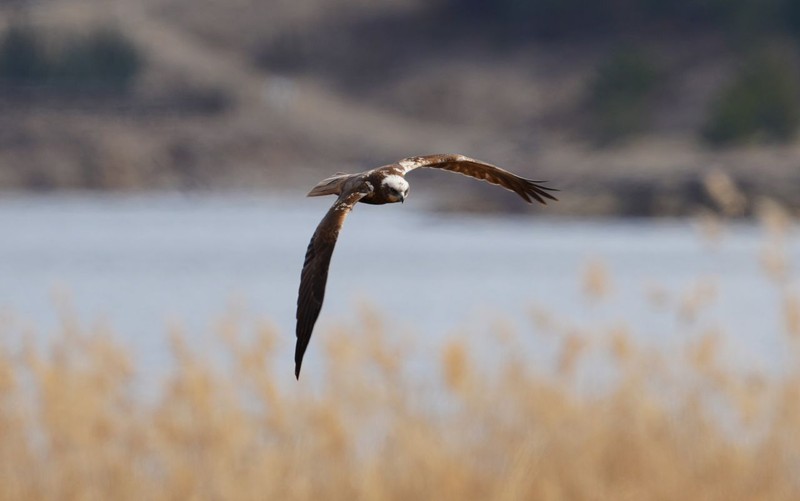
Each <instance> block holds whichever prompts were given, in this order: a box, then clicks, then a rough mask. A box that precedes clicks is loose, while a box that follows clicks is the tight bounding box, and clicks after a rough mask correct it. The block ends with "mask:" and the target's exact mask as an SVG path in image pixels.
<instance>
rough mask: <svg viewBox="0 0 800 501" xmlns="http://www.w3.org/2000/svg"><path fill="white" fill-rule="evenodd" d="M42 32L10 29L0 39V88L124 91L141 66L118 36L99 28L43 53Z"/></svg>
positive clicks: (129, 45) (126, 41) (127, 43)
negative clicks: (2, 86) (0, 86)
mask: <svg viewBox="0 0 800 501" xmlns="http://www.w3.org/2000/svg"><path fill="white" fill-rule="evenodd" d="M42 37H43V35H42V33H41V32H39V31H37V30H36V29H34V28H32V27H29V26H12V27H11V28H9V29H8V30H7V31H6V33H5V34H4V35H3V36H2V38H0V85H5V86H12V87H20V86H34V87H40V88H44V89H48V90H51V91H56V92H59V91H95V90H111V91H125V90H127V89H129V88H130V86H131V85H132V84H133V83H134V81H135V79H136V77H137V76H138V75H139V73H140V72H141V69H142V67H143V60H142V56H141V54H140V52H139V49H138V48H137V47H136V46H135V45H134V44H133V42H131V41H130V40H129V39H128V38H127V37H125V36H124V35H123V34H122V33H120V32H119V31H116V30H112V29H107V28H100V29H98V30H97V31H95V32H94V33H91V34H89V35H88V36H86V37H81V38H75V39H72V40H67V41H63V42H62V44H61V49H60V50H55V51H51V52H46V51H45V50H44V48H43V47H44V43H43V42H42Z"/></svg>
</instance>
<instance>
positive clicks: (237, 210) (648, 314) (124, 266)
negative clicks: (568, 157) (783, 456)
mask: <svg viewBox="0 0 800 501" xmlns="http://www.w3.org/2000/svg"><path fill="white" fill-rule="evenodd" d="M331 202H332V199H330V198H325V199H307V198H303V197H302V196H300V195H297V196H289V195H282V196H277V197H276V196H272V197H268V196H263V197H257V196H250V195H226V196H218V195H188V196H187V195H169V194H166V195H146V196H124V197H120V196H110V195H70V196H64V195H58V196H47V197H44V196H11V197H6V198H3V199H2V200H0V234H2V240H0V314H2V318H3V320H4V322H3V324H4V326H5V327H4V329H3V331H4V335H5V336H15V335H17V336H18V335H20V334H25V333H26V332H35V333H36V334H35V335H36V336H37V337H38V338H46V337H47V336H48V333H52V332H53V331H54V330H55V329H57V328H58V326H59V314H58V311H59V309H60V308H62V306H59V305H63V304H64V303H65V302H66V303H67V304H68V305H69V306H68V307H67V309H68V310H69V311H71V312H73V313H74V314H75V318H77V319H78V321H79V322H80V323H81V324H82V325H84V326H86V327H92V326H97V325H105V326H108V327H110V328H111V329H112V330H113V331H114V332H115V333H116V334H115V335H116V336H117V337H118V338H119V339H121V340H122V341H123V342H124V343H125V344H126V345H128V346H130V347H131V348H132V349H133V350H134V353H135V354H136V357H137V358H138V359H139V362H140V363H141V364H142V365H140V366H141V367H145V368H149V369H154V370H157V369H159V368H160V367H163V365H164V364H166V363H168V360H169V355H168V349H167V342H166V339H167V337H166V336H165V332H167V330H168V327H169V326H180V327H181V328H183V329H184V330H185V332H186V333H187V336H188V337H189V338H190V339H192V340H193V341H196V343H197V346H199V347H200V348H199V349H201V350H202V349H203V346H205V343H207V341H208V339H209V338H210V337H212V336H211V334H212V333H213V332H214V326H215V325H216V324H218V322H219V320H220V319H221V318H224V317H225V316H226V315H230V314H231V311H235V312H236V316H238V317H239V318H240V319H242V321H243V325H245V326H248V325H250V326H252V325H253V324H254V323H256V322H259V321H262V320H266V321H269V322H272V323H273V324H274V325H275V326H276V328H277V329H278V332H279V333H280V338H281V340H282V341H281V343H280V346H279V349H280V350H281V351H282V352H284V351H285V356H282V357H281V358H282V360H284V361H285V363H286V365H287V367H286V370H287V374H288V373H290V370H291V369H290V365H291V358H292V355H291V354H292V351H293V348H294V331H293V329H294V314H295V301H296V295H297V287H298V281H299V276H300V267H301V266H302V263H303V257H304V253H305V249H306V246H307V244H308V240H309V238H310V236H311V234H312V233H313V231H314V228H315V227H316V225H317V223H318V222H319V220H320V218H321V217H322V216H323V214H324V212H325V211H326V210H327V208H328V206H329V205H330V203H331ZM415 202H417V200H414V199H413V198H412V199H411V200H409V203H407V204H405V205H394V206H384V207H374V206H358V207H357V208H356V210H355V211H354V212H353V213H352V214H351V216H350V217H349V218H348V220H347V222H346V224H345V228H344V230H343V232H342V234H341V238H340V241H339V245H338V246H337V249H336V252H335V253H334V257H333V264H332V268H331V273H330V276H329V282H328V291H327V295H326V302H325V306H324V308H323V311H322V315H321V317H320V320H319V323H318V325H317V330H316V335H315V339H314V340H313V341H312V344H311V349H310V351H309V355H308V357H309V358H308V360H309V362H307V364H306V365H305V366H304V367H305V368H307V370H308V371H314V365H315V363H316V362H318V361H319V357H321V356H322V353H323V350H322V349H321V343H323V342H324V341H321V340H320V339H319V338H321V337H324V335H325V334H324V333H325V331H326V329H328V328H330V327H332V326H337V325H345V326H347V325H354V322H357V321H358V315H357V314H356V313H355V312H356V311H357V307H358V306H359V305H361V304H364V303H365V304H368V305H370V306H371V307H373V308H374V309H376V310H377V311H378V312H380V313H381V314H382V315H383V317H384V318H385V321H386V323H387V325H388V326H389V332H391V334H392V335H395V336H404V337H407V338H408V339H414V340H415V342H419V343H422V344H423V346H424V345H425V344H426V343H431V344H432V345H434V346H435V345H439V344H440V343H441V342H442V341H443V340H445V339H447V338H448V337H450V336H454V335H468V336H474V337H475V338H477V339H481V340H483V341H488V343H487V345H491V343H493V342H494V341H493V340H492V339H491V336H490V333H491V332H492V331H496V330H497V329H498V326H499V325H500V326H507V327H510V328H512V329H514V330H516V331H518V332H520V333H521V334H522V336H523V337H524V338H525V339H530V343H531V348H532V349H531V355H530V356H531V358H532V361H534V362H543V357H546V356H547V353H548V352H547V349H545V348H544V346H543V344H542V343H541V342H539V341H536V338H537V336H535V335H533V333H535V332H537V331H540V330H541V327H537V325H536V323H535V322H534V321H533V320H532V315H531V312H532V310H534V309H541V310H545V311H547V312H549V313H550V314H552V315H553V316H554V318H556V319H558V321H559V322H561V323H562V324H567V325H574V326H575V327H576V329H580V328H586V329H588V330H592V329H599V330H602V329H610V328H613V327H615V326H617V327H619V326H627V327H628V328H630V331H631V333H632V335H634V336H636V338H637V339H640V340H642V341H643V342H652V343H658V345H659V346H664V347H665V348H669V347H670V346H675V345H679V344H681V343H684V342H686V341H687V340H688V341H691V339H692V337H693V336H697V335H699V334H700V333H702V332H706V331H708V330H709V329H719V330H720V331H721V332H723V333H726V334H728V335H729V340H728V343H727V347H726V353H727V354H728V356H729V357H730V358H731V359H732V360H734V361H735V362H737V363H744V364H746V365H747V366H758V367H765V366H770V365H772V364H774V363H775V361H776V360H780V359H781V355H782V351H783V350H784V347H785V342H784V341H783V340H782V338H781V336H783V317H782V312H781V304H782V297H783V296H782V294H783V291H784V289H783V288H782V287H778V286H776V285H775V284H774V283H773V282H772V281H771V280H770V279H769V278H768V276H767V275H766V274H765V273H764V271H763V269H762V266H761V263H760V255H761V251H762V249H763V247H764V235H763V232H762V230H761V229H760V228H759V227H757V226H755V225H752V224H744V223H737V224H734V225H730V226H728V227H726V229H725V231H724V235H723V237H722V240H721V241H720V242H718V243H716V244H713V245H712V243H710V242H709V240H708V239H707V238H705V237H703V236H702V235H701V232H700V230H699V229H698V227H697V225H696V224H694V223H692V222H690V221H676V220H657V221H653V220H569V219H566V220H565V219H544V218H541V219H538V218H530V217H524V218H523V217H519V216H474V215H458V216H453V215H437V214H432V213H429V212H425V211H424V210H421V209H419V208H415V205H416V206H417V207H424V205H425V204H424V201H419V202H417V203H415ZM542 210H543V211H546V209H542ZM787 245H788V247H787V249H788V253H789V255H790V258H791V260H792V261H795V262H796V261H797V258H798V257H800V241H799V240H798V238H797V237H796V236H791V238H789V240H788V243H787ZM587 262H600V263H604V266H605V269H606V270H607V277H608V278H607V280H605V284H603V286H604V287H606V288H607V290H608V293H607V294H606V296H605V297H602V298H596V299H591V298H590V297H588V296H587V294H586V293H585V290H584V278H585V277H584V274H585V273H584V270H585V269H586V267H587ZM601 270H602V267H601ZM601 275H602V273H601ZM704 288H705V289H704ZM693 290H694V291H697V290H700V291H702V290H707V292H706V293H705V295H706V296H708V298H707V299H708V301H707V303H708V305H707V306H706V307H705V308H702V309H701V310H700V312H699V313H698V314H697V315H696V316H695V317H691V318H687V317H686V316H685V315H680V314H678V312H679V310H681V304H682V303H686V302H687V299H686V298H687V297H689V296H690V295H691V294H692V291H693ZM654 291H655V292H654ZM708 291H711V292H710V293H709V292H708ZM701 295H702V294H701ZM654 297H655V298H660V299H659V300H654ZM545 344H546V343H545ZM537 347H538V348H542V349H537ZM488 353H489V352H488V351H487V356H490V355H488ZM431 357H432V359H433V358H436V357H435V354H432V355H431Z"/></svg>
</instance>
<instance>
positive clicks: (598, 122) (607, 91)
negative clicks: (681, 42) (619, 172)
mask: <svg viewBox="0 0 800 501" xmlns="http://www.w3.org/2000/svg"><path fill="white" fill-rule="evenodd" d="M657 78H658V72H657V70H656V68H655V67H654V66H653V64H652V63H651V62H650V60H649V58H648V57H647V56H646V55H644V54H643V53H640V52H633V51H620V52H616V53H614V54H612V55H611V57H610V58H609V59H608V60H606V61H605V62H604V63H603V64H601V65H600V67H598V68H597V71H596V73H595V75H594V78H593V79H592V80H591V82H590V84H589V96H588V100H589V103H588V108H589V111H590V114H591V126H592V136H593V137H594V138H595V140H596V141H597V142H598V144H600V145H608V144H611V143H614V142H617V141H619V140H621V139H625V138H627V137H630V136H632V135H634V134H636V133H637V132H641V131H643V130H644V129H645V128H646V127H647V122H648V120H649V115H650V101H651V96H652V94H653V91H654V89H655V87H656V82H657Z"/></svg>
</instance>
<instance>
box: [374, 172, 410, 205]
mask: <svg viewBox="0 0 800 501" xmlns="http://www.w3.org/2000/svg"><path fill="white" fill-rule="evenodd" d="M380 189H381V192H382V194H383V196H384V198H385V199H386V200H387V201H388V202H390V203H395V202H403V201H404V200H405V199H406V197H407V196H408V181H406V180H405V178H403V176H398V175H391V176H386V177H385V178H383V181H381V188H380Z"/></svg>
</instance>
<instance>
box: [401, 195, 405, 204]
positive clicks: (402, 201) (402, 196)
mask: <svg viewBox="0 0 800 501" xmlns="http://www.w3.org/2000/svg"><path fill="white" fill-rule="evenodd" d="M405 201H406V194H405V193H401V194H400V203H401V204H402V203H405Z"/></svg>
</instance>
